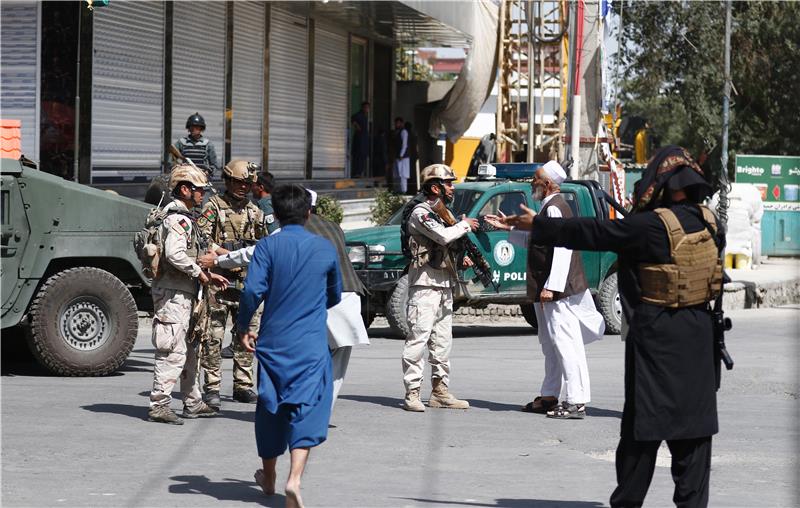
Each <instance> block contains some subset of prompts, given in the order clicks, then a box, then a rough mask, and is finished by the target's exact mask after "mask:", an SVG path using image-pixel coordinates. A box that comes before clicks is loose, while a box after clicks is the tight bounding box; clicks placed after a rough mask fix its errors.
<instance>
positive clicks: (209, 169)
mask: <svg viewBox="0 0 800 508" xmlns="http://www.w3.org/2000/svg"><path fill="white" fill-rule="evenodd" d="M186 130H188V131H189V134H188V136H184V137H182V138H180V139H179V140H178V141H176V142H175V148H177V149H178V151H179V152H180V153H181V155H183V156H184V157H186V158H187V159H189V160H191V161H192V162H194V164H195V166H197V167H198V168H200V169H202V170H203V171H205V172H206V174H207V175H208V177H209V178H211V177H212V176H214V174H215V173H216V172H217V167H218V166H217V152H216V150H215V149H214V143H212V142H211V140H210V139H208V138H206V137H204V136H203V132H204V131H205V130H206V121H205V119H204V118H203V117H202V116H200V113H195V114H193V115H191V116H190V117H189V118H187V119H186Z"/></svg>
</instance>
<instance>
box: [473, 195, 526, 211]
mask: <svg viewBox="0 0 800 508" xmlns="http://www.w3.org/2000/svg"><path fill="white" fill-rule="evenodd" d="M527 204H528V201H527V200H526V199H525V194H524V193H522V192H504V193H502V194H497V195H496V196H492V198H491V199H489V201H487V202H486V204H484V205H483V207H482V208H481V211H480V213H478V217H483V216H484V215H489V214H492V215H499V213H498V212H503V214H505V215H517V214H519V213H520V212H521V211H522V210H521V209H520V207H519V205H526V206H527Z"/></svg>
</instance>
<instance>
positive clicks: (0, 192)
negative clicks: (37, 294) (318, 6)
mask: <svg viewBox="0 0 800 508" xmlns="http://www.w3.org/2000/svg"><path fill="white" fill-rule="evenodd" d="M0 216H1V217H0V222H1V223H2V228H1V229H0V284H2V291H0V292H1V293H2V295H3V302H2V310H3V313H5V312H6V311H7V310H8V309H9V308H10V307H11V306H12V305H13V304H14V302H15V301H16V298H17V294H18V293H19V289H20V288H21V287H22V282H21V281H20V280H18V278H19V267H20V264H21V262H22V255H23V253H24V252H25V244H26V243H27V241H28V237H29V236H30V226H29V224H28V217H27V215H26V213H25V206H24V203H23V202H22V193H21V191H20V188H19V184H18V182H17V179H16V178H14V176H12V175H6V174H4V175H2V176H0Z"/></svg>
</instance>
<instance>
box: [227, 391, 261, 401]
mask: <svg viewBox="0 0 800 508" xmlns="http://www.w3.org/2000/svg"><path fill="white" fill-rule="evenodd" d="M233 400H235V401H237V402H244V403H245V404H255V403H256V402H258V395H256V392H254V391H253V390H250V389H243V388H240V389H238V390H234V391H233Z"/></svg>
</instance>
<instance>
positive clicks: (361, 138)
mask: <svg viewBox="0 0 800 508" xmlns="http://www.w3.org/2000/svg"><path fill="white" fill-rule="evenodd" d="M350 125H351V126H352V127H353V143H352V149H351V152H350V160H351V161H353V165H352V170H351V171H350V176H351V177H353V178H361V177H362V176H366V175H365V174H364V173H365V172H366V169H367V163H368V160H369V139H370V137H369V102H362V103H361V109H359V110H358V112H356V113H355V114H354V115H353V116H351V117H350Z"/></svg>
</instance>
